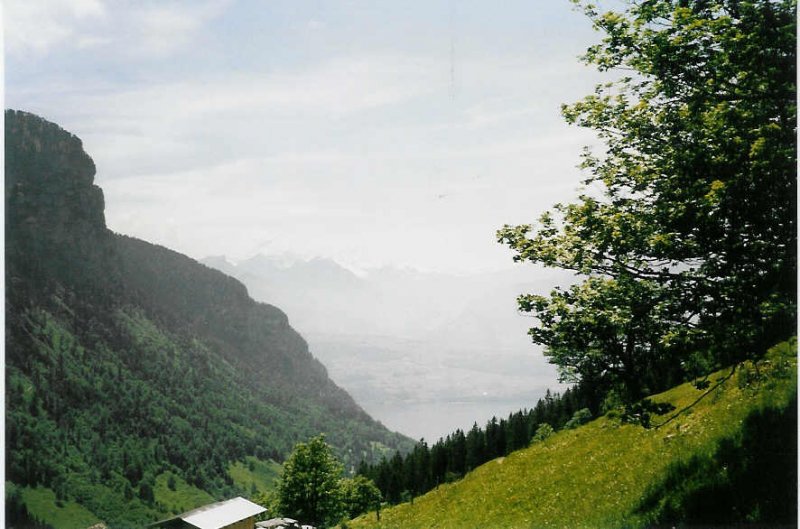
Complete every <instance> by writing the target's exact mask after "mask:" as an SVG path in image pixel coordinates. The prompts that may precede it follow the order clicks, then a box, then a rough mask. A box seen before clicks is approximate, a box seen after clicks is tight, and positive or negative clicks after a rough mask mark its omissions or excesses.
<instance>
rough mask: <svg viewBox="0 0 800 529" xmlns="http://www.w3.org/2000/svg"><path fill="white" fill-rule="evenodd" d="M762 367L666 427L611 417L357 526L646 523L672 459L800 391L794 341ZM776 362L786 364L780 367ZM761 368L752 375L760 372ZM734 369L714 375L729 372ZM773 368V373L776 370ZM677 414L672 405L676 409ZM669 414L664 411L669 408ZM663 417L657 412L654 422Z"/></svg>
mask: <svg viewBox="0 0 800 529" xmlns="http://www.w3.org/2000/svg"><path fill="white" fill-rule="evenodd" d="M770 354H771V361H769V360H768V361H767V362H766V363H765V364H763V365H761V366H760V367H759V369H758V370H756V369H755V368H754V367H753V366H752V365H749V366H748V365H746V366H743V367H742V368H740V369H739V370H738V371H737V373H736V374H735V375H734V376H733V377H731V378H730V379H729V380H727V381H725V382H724V383H722V384H721V385H720V386H719V387H718V389H716V390H714V391H713V392H712V393H710V394H708V395H707V396H706V397H705V398H703V399H702V400H700V401H699V402H697V403H696V404H695V405H694V406H692V407H691V408H689V409H688V410H687V411H685V412H684V413H682V414H680V415H678V416H677V417H676V418H675V419H674V420H672V421H671V422H670V423H669V424H668V425H666V426H664V427H663V428H659V429H644V428H642V427H641V426H636V425H631V424H622V423H621V422H620V421H619V420H618V419H614V418H612V417H609V416H605V417H601V418H599V419H597V420H595V421H593V422H590V423H588V424H586V425H584V426H582V427H580V428H577V429H574V430H566V431H562V432H559V433H557V434H556V435H554V436H552V437H551V438H549V439H547V440H545V441H543V442H540V443H537V444H534V445H532V446H531V447H529V448H527V449H524V450H520V451H518V452H515V453H513V454H511V455H509V456H508V457H506V458H499V459H496V460H494V461H490V462H488V463H486V464H484V465H482V466H481V467H479V468H477V469H475V470H474V471H473V472H471V473H469V474H468V475H467V476H465V478H464V479H463V480H461V481H459V482H456V483H452V484H447V485H442V486H440V487H439V488H437V489H435V490H433V491H431V492H429V493H428V494H426V495H424V496H422V497H420V498H417V499H415V500H414V502H413V503H404V504H401V505H398V506H395V507H392V508H388V509H384V510H383V511H382V513H381V520H380V522H378V521H377V520H376V515H375V513H374V512H373V513H369V514H366V515H364V516H361V517H359V518H357V519H355V520H353V521H351V522H348V523H347V526H348V527H349V528H351V529H353V528H367V527H369V528H382V529H390V528H403V529H414V528H425V529H433V528H439V529H446V528H459V529H464V528H473V527H474V528H478V527H481V528H483V527H506V528H534V527H535V528H550V527H570V528H614V527H619V528H622V527H625V528H627V527H641V526H644V525H646V524H647V523H648V521H647V520H646V519H644V518H643V517H642V515H638V514H635V512H636V507H637V505H638V504H639V503H640V501H641V500H642V498H643V497H644V496H645V494H646V493H647V491H648V489H649V487H651V485H652V484H653V483H656V482H658V481H659V480H660V479H661V478H662V477H663V476H664V475H665V474H666V473H667V472H668V470H669V468H670V465H674V464H680V463H682V462H686V461H688V460H689V459H690V458H691V457H692V456H696V455H698V454H702V455H709V456H710V455H712V454H713V453H714V451H715V450H716V447H717V446H718V444H719V442H720V441H721V440H722V439H724V438H726V437H729V436H732V435H735V434H736V433H737V432H738V431H739V430H740V429H741V427H742V424H743V422H744V421H745V419H746V418H747V417H748V415H749V414H751V413H752V412H755V411H757V410H761V409H767V408H782V407H785V406H787V405H788V404H789V402H790V401H792V400H793V399H795V398H796V384H797V380H796V379H797V373H796V357H795V355H796V342H795V343H793V344H791V345H787V344H783V346H782V347H781V348H780V349H778V348H775V349H773V350H772V352H771V353H770ZM777 365H781V366H783V368H782V371H783V373H778V371H779V370H778V368H777V367H775V366H777ZM754 372H757V373H759V375H758V376H754V375H753V373H754ZM729 373H730V370H727V371H720V372H718V373H716V374H714V375H712V377H711V383H712V387H713V385H714V384H715V381H720V380H722V379H723V378H724V377H725V376H727V375H728V374H729ZM770 373H771V374H770ZM702 394H703V391H700V390H698V389H696V388H695V387H693V386H692V385H691V384H683V385H681V386H678V387H675V388H673V389H671V390H669V391H667V392H665V393H662V394H660V395H657V396H655V397H654V398H653V400H656V401H661V402H670V403H672V404H673V405H675V406H676V411H677V410H681V409H684V408H686V407H687V406H689V405H690V404H692V403H693V402H695V401H696V400H697V399H698V397H699V396H700V395H702ZM672 413H675V412H672ZM671 415H672V414H669V415H667V416H666V417H669V416H671ZM661 420H664V419H663V418H662V417H658V418H657V419H656V421H654V422H656V423H658V422H660V421H661Z"/></svg>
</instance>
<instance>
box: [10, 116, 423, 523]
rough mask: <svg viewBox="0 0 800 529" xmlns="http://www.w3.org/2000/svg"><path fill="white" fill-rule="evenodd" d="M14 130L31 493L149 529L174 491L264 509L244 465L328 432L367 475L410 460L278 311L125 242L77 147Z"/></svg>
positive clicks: (14, 293)
mask: <svg viewBox="0 0 800 529" xmlns="http://www.w3.org/2000/svg"><path fill="white" fill-rule="evenodd" d="M5 117H6V139H5V141H6V145H5V149H6V178H5V182H6V187H5V201H6V202H5V207H6V287H7V290H6V292H7V294H6V315H7V317H6V340H7V341H6V359H7V369H6V383H7V386H6V387H7V394H6V404H7V407H6V427H7V432H6V433H7V455H8V461H7V473H6V479H7V480H8V481H10V482H11V483H13V484H15V488H14V490H23V491H32V490H33V491H39V490H45V491H52V493H53V494H54V497H55V498H56V501H57V502H61V503H62V504H64V503H69V504H71V505H72V504H74V505H77V506H79V507H80V508H81V509H84V510H85V511H87V512H89V513H91V515H92V516H94V517H96V518H97V519H99V520H103V521H105V522H108V523H109V524H110V525H111V527H135V526H141V525H142V524H143V523H146V522H147V521H149V520H154V519H157V518H159V517H163V515H165V514H168V513H169V512H170V511H171V510H173V509H174V508H176V506H175V505H169V504H168V502H167V499H166V498H167V496H165V494H167V493H166V492H164V490H165V489H163V488H161V487H160V486H159V483H162V482H165V480H166V477H165V476H167V475H171V476H176V477H177V478H178V480H179V482H180V483H184V484H185V486H186V487H189V488H191V489H196V490H198V494H199V491H205V492H206V493H209V494H211V495H212V496H213V497H218V498H222V497H228V496H231V495H235V494H244V495H249V494H252V493H254V492H257V490H255V485H253V487H254V488H253V489H251V490H245V486H244V485H242V483H241V482H239V481H237V479H234V478H235V477H237V476H238V474H236V473H233V471H232V470H231V469H232V468H233V466H232V465H234V464H235V463H236V462H237V461H239V462H241V461H245V460H246V459H247V458H252V457H255V458H256V459H257V460H261V461H266V460H267V459H270V458H272V459H277V460H279V459H280V458H281V457H282V456H284V455H285V454H287V453H288V451H289V450H290V449H291V448H292V446H293V445H294V443H296V442H298V441H301V440H305V439H307V438H308V437H310V436H312V435H316V434H317V433H319V432H325V433H326V434H327V436H328V440H329V442H331V443H332V444H333V445H334V446H335V448H336V449H337V451H338V452H339V455H340V456H341V457H343V458H344V459H345V461H346V462H347V463H348V464H349V465H351V466H352V465H355V464H356V463H357V462H358V460H360V459H361V458H367V459H369V458H375V457H379V456H380V455H382V454H383V453H386V452H388V451H391V450H394V449H397V448H400V449H402V448H404V447H408V446H409V445H410V441H409V440H408V439H406V438H404V437H403V436H401V435H399V434H394V433H391V432H389V431H387V430H386V429H385V428H384V427H383V426H382V425H380V424H379V423H377V422H376V421H374V420H373V419H371V418H370V417H369V416H368V415H367V414H366V413H365V412H364V411H363V410H362V409H361V408H360V407H359V406H358V405H357V404H356V403H355V402H354V401H353V399H352V398H351V397H350V396H349V395H348V394H347V393H346V392H345V391H344V390H342V389H341V388H339V387H338V386H337V385H336V384H335V383H334V382H333V381H331V380H330V379H329V378H328V375H327V371H326V369H325V368H324V366H323V365H322V364H321V363H320V362H319V361H317V360H316V359H315V358H314V357H313V356H312V354H311V353H310V351H309V350H308V346H307V344H306V342H305V340H303V338H302V337H301V336H300V335H299V334H298V333H297V332H295V331H294V330H293V329H292V327H291V326H290V324H289V321H288V320H287V317H286V315H285V314H284V313H283V312H282V311H280V310H279V309H278V308H276V307H273V306H271V305H267V304H263V303H256V302H255V301H253V300H252V299H250V297H249V296H248V294H247V290H246V289H245V287H244V286H243V285H242V284H241V283H239V282H238V281H236V280H235V279H232V278H230V277H228V276H226V275H224V274H222V273H221V272H218V271H216V270H212V269H210V268H208V267H206V266H204V265H201V264H199V263H197V262H196V261H194V260H192V259H190V258H188V257H186V256H183V255H181V254H179V253H177V252H174V251H171V250H169V249H167V248H163V247H160V246H156V245H153V244H150V243H147V242H144V241H141V240H137V239H134V238H131V237H126V236H123V235H118V234H114V233H112V232H111V231H109V230H108V229H107V228H106V226H105V221H104V211H103V208H104V204H103V194H102V191H101V190H100V189H99V188H98V187H97V186H96V185H94V183H93V179H94V174H95V167H94V163H93V162H92V160H91V158H90V157H89V156H88V155H87V154H86V153H85V152H84V151H83V148H82V144H81V141H80V140H79V139H78V138H77V137H75V136H73V135H72V134H70V133H68V132H66V131H64V130H63V129H61V128H60V127H58V126H57V125H55V124H53V123H49V122H47V121H46V120H44V119H42V118H39V117H37V116H34V115H32V114H28V113H25V112H19V111H7V112H6V116H5ZM250 461H252V460H250ZM179 507H189V505H180V506H179ZM76 508H78V507H76Z"/></svg>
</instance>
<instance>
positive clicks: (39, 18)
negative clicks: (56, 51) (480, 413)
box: [3, 0, 106, 55]
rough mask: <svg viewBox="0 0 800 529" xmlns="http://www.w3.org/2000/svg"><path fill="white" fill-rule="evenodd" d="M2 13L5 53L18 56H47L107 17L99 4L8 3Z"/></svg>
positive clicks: (71, 0) (61, 0)
mask: <svg viewBox="0 0 800 529" xmlns="http://www.w3.org/2000/svg"><path fill="white" fill-rule="evenodd" d="M3 9H4V13H3V16H4V19H5V20H4V24H5V28H4V30H5V39H6V51H7V52H8V53H17V54H34V55H42V54H46V53H47V52H49V51H50V50H51V49H53V48H54V47H56V46H58V45H63V44H64V43H69V42H70V41H71V40H72V39H73V38H75V37H78V38H80V32H81V28H82V27H83V26H85V25H87V24H92V23H96V21H97V20H98V19H102V18H104V17H105V16H106V8H105V6H104V5H103V3H102V2H100V1H99V0H47V1H35V2H32V1H30V0H7V1H6V2H5V3H4V5H3Z"/></svg>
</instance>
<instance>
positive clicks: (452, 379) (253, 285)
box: [202, 255, 570, 440]
mask: <svg viewBox="0 0 800 529" xmlns="http://www.w3.org/2000/svg"><path fill="white" fill-rule="evenodd" d="M202 262H203V263H205V264H206V265H208V266H211V267H214V268H217V269H219V270H221V271H223V272H225V273H227V274H230V275H232V276H233V277H236V278H237V279H239V280H240V281H242V283H244V284H245V285H246V286H247V288H248V291H249V293H250V295H251V296H253V297H254V298H255V299H258V300H260V301H264V302H268V303H273V304H276V305H278V306H280V307H282V308H283V309H284V310H285V311H286V313H287V315H288V317H289V321H290V322H291V324H292V326H293V327H295V328H297V329H299V330H300V332H301V333H302V334H303V336H304V337H306V339H307V340H308V342H309V347H310V350H311V351H312V352H313V353H314V355H315V356H317V357H319V358H320V359H321V360H322V361H323V362H324V363H325V365H326V366H327V367H328V369H329V371H330V374H331V377H332V378H333V379H334V380H335V381H336V382H337V383H338V384H341V385H342V386H343V387H344V388H346V389H347V391H348V392H350V393H351V394H352V395H353V396H354V398H355V399H356V400H357V401H358V402H359V403H360V404H361V405H362V406H363V407H364V408H365V409H366V410H367V411H368V412H369V413H370V414H371V415H373V416H374V417H376V418H378V419H379V420H381V421H382V422H383V423H384V424H386V425H387V426H388V427H389V428H391V429H397V430H398V431H402V432H403V433H406V434H407V435H410V436H412V437H414V438H417V439H419V438H421V437H424V438H425V439H428V440H435V439H437V438H438V437H439V436H442V435H446V434H447V433H449V432H451V431H453V430H454V429H456V428H468V427H469V426H471V425H472V423H473V422H474V421H478V422H479V423H480V422H482V421H485V420H488V419H489V418H491V417H492V416H494V415H497V416H504V415H507V414H508V413H509V412H512V411H516V410H518V409H520V408H524V407H531V406H533V405H534V404H535V403H536V400H537V399H538V398H539V397H541V396H542V395H544V393H545V391H546V390H547V389H548V388H549V389H552V390H557V389H559V387H560V386H559V384H557V382H556V380H557V376H556V373H555V370H554V369H553V367H552V366H550V365H549V364H548V363H547V362H546V360H545V359H544V357H543V356H542V355H541V353H540V351H539V350H538V349H537V348H536V347H535V346H534V345H533V344H532V343H531V342H530V340H529V338H528V336H527V334H526V331H527V329H528V327H529V326H530V325H531V321H530V319H529V318H526V317H524V316H522V315H520V314H518V313H517V310H516V301H515V300H516V296H517V295H519V294H521V293H523V292H546V291H549V290H550V289H551V288H552V287H553V286H554V285H556V284H559V283H561V284H564V283H566V282H568V281H569V280H570V276H569V275H567V274H564V273H556V272H553V271H550V270H545V271H543V270H541V269H535V268H532V267H524V266H520V267H519V268H517V269H512V270H507V271H503V272H498V273H483V274H475V275H470V276H455V275H445V274H436V273H424V272H419V271H416V270H410V269H396V268H383V269H376V270H370V271H367V272H366V273H364V274H358V275H357V274H355V273H353V272H351V271H350V270H348V269H346V268H344V267H343V266H340V265H339V264H338V263H336V262H334V261H332V260H328V259H322V258H317V259H312V260H302V259H297V258H290V257H286V256H265V255H258V256H255V257H253V258H251V259H248V260H245V261H241V262H239V263H236V264H234V263H232V262H230V261H229V260H227V259H226V258H225V257H222V256H216V257H209V258H206V259H204V260H202Z"/></svg>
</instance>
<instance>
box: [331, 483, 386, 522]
mask: <svg viewBox="0 0 800 529" xmlns="http://www.w3.org/2000/svg"><path fill="white" fill-rule="evenodd" d="M340 487H341V494H342V501H343V502H344V512H345V514H346V515H347V517H348V518H355V517H356V516H358V515H359V514H363V513H365V512H369V511H371V510H373V509H379V508H380V504H381V491H380V490H378V487H377V486H375V483H374V482H373V481H372V480H371V479H369V478H366V477H364V476H355V477H354V478H352V479H350V478H345V479H343V480H341V482H340Z"/></svg>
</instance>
